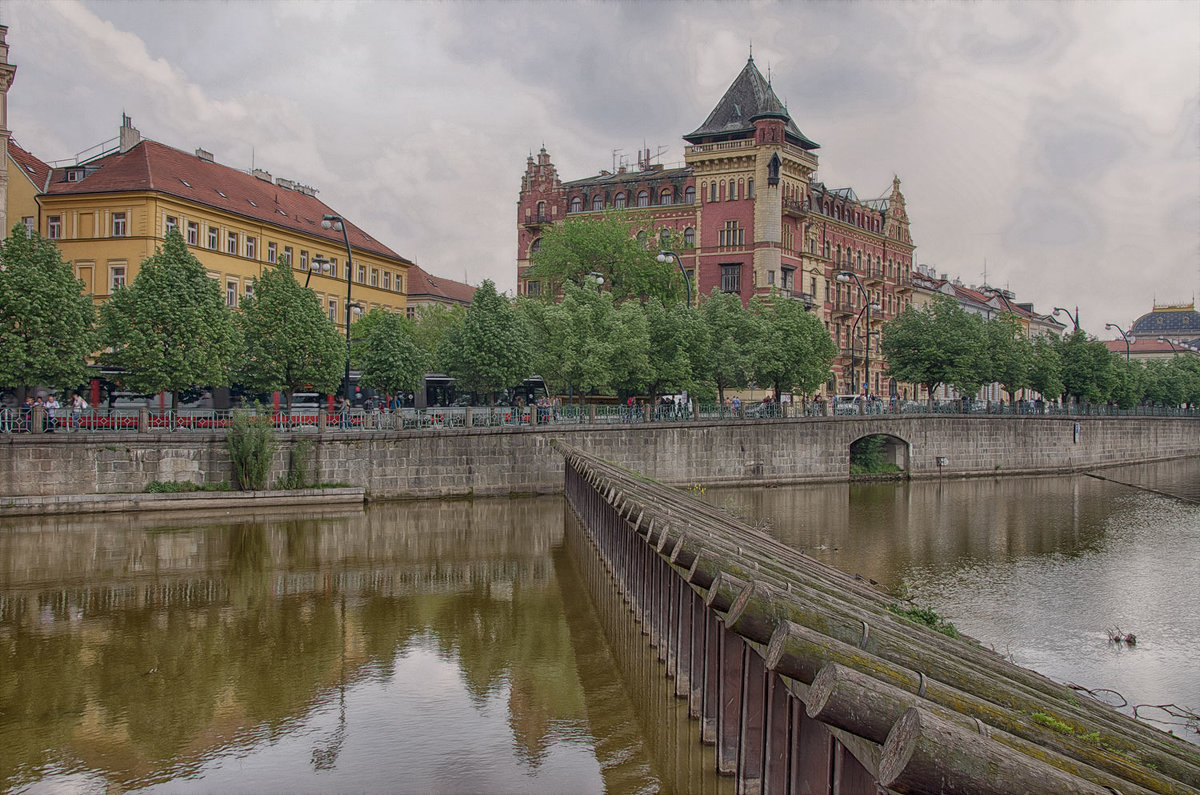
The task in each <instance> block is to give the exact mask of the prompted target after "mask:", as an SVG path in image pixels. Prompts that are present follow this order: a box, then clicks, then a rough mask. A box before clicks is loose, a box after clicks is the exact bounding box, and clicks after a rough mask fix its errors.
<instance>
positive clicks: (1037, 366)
mask: <svg viewBox="0 0 1200 795" xmlns="http://www.w3.org/2000/svg"><path fill="white" fill-rule="evenodd" d="M1061 373H1062V362H1061V361H1060V360H1059V358H1058V348H1057V346H1056V344H1055V342H1054V340H1053V339H1052V338H1051V337H1048V336H1046V335H1042V336H1040V337H1038V338H1037V339H1035V340H1034V341H1033V353H1032V359H1031V361H1030V366H1029V387H1030V389H1033V390H1034V391H1035V392H1037V393H1039V394H1040V395H1041V396H1042V397H1044V398H1045V399H1047V400H1057V399H1058V398H1059V396H1061V395H1062V393H1063V389H1064V387H1063V382H1062V375H1061Z"/></svg>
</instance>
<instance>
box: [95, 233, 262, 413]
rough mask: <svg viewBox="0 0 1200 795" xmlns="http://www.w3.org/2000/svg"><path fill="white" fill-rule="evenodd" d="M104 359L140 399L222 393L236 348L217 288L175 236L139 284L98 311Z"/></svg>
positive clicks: (168, 236) (114, 296)
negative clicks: (215, 389)
mask: <svg viewBox="0 0 1200 795" xmlns="http://www.w3.org/2000/svg"><path fill="white" fill-rule="evenodd" d="M100 327H101V340H100V342H101V345H103V346H104V347H105V348H108V349H109V351H108V352H107V353H105V354H104V355H103V356H102V359H103V361H104V362H105V363H106V364H108V365H109V366H112V367H116V368H118V369H120V370H123V371H124V373H125V374H124V375H123V376H122V379H123V381H124V383H125V384H126V385H128V386H129V387H130V388H131V389H132V390H133V391H135V392H140V393H143V394H153V393H156V392H163V391H168V392H171V393H172V396H173V400H172V404H173V405H176V404H177V403H178V393H179V392H180V391H183V390H185V389H189V388H192V387H195V386H200V385H203V386H226V385H228V384H229V380H230V373H231V371H232V369H233V366H234V364H235V363H236V361H237V357H238V356H239V354H240V349H241V345H240V342H239V340H238V338H237V333H236V329H235V328H234V323H233V317H232V313H231V312H230V311H229V309H227V308H226V307H225V303H224V301H223V300H222V297H221V288H220V287H219V286H218V285H217V283H216V282H215V281H213V280H212V279H210V278H208V274H207V272H206V271H205V269H204V266H203V265H202V264H200V261H199V260H198V259H196V258H195V257H194V256H192V254H191V253H189V252H188V250H187V245H186V244H185V243H184V242H183V237H182V236H181V235H180V234H179V230H177V229H172V230H170V231H169V232H167V234H166V237H165V238H164V239H163V244H162V246H160V247H159V248H158V249H157V250H156V251H155V253H154V254H153V255H151V256H149V257H147V258H146V260H145V261H143V262H142V266H141V269H140V270H139V271H138V275H137V278H135V279H134V281H133V284H131V285H130V286H128V287H122V288H118V289H117V290H116V291H115V292H114V293H113V294H112V296H111V297H110V298H109V299H108V300H107V301H106V302H104V304H102V305H101V307H100Z"/></svg>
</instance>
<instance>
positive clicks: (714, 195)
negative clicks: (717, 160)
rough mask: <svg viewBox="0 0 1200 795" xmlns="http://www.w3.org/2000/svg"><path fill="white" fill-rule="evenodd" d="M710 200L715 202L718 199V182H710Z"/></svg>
mask: <svg viewBox="0 0 1200 795" xmlns="http://www.w3.org/2000/svg"><path fill="white" fill-rule="evenodd" d="M708 200H709V201H710V202H715V201H716V200H717V183H716V182H710V183H709V184H708Z"/></svg>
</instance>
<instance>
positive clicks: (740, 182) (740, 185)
mask: <svg viewBox="0 0 1200 795" xmlns="http://www.w3.org/2000/svg"><path fill="white" fill-rule="evenodd" d="M745 187H746V181H745V180H742V179H739V180H738V186H737V194H736V195H735V196H734V197H733V198H735V199H740V198H742V195H743V194H742V189H743V188H745ZM729 188H730V191H732V190H733V183H732V182H730V183H729Z"/></svg>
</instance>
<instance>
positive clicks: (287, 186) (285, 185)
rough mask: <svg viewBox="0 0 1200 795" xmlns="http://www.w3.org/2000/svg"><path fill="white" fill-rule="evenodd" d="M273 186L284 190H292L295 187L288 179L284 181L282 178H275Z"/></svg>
mask: <svg viewBox="0 0 1200 795" xmlns="http://www.w3.org/2000/svg"><path fill="white" fill-rule="evenodd" d="M275 184H276V185H278V186H279V187H281V188H283V189H284V190H294V189H295V187H296V183H295V182H293V181H292V180H290V179H284V178H283V177H276V178H275Z"/></svg>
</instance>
